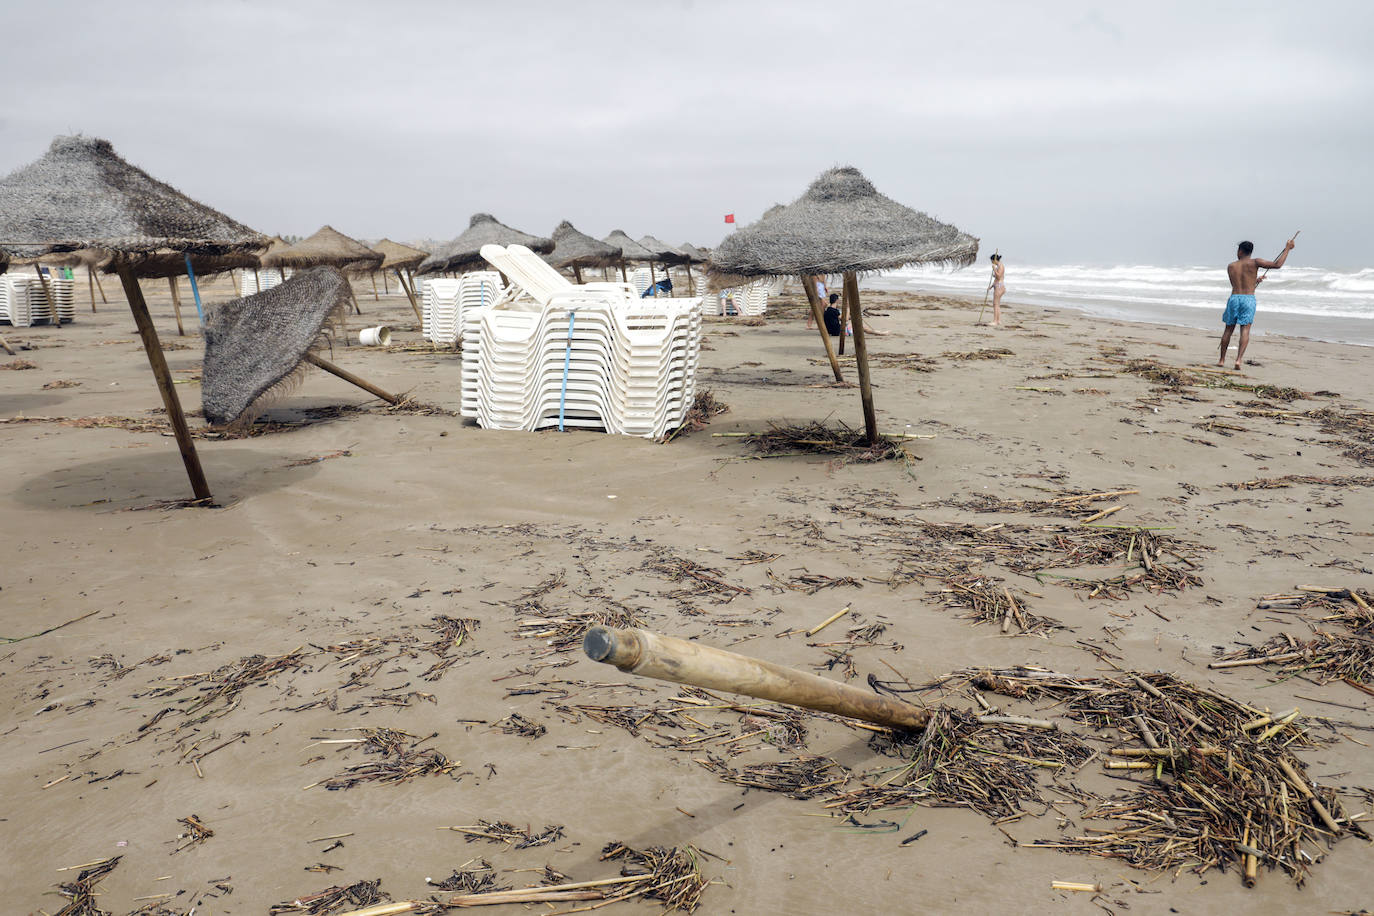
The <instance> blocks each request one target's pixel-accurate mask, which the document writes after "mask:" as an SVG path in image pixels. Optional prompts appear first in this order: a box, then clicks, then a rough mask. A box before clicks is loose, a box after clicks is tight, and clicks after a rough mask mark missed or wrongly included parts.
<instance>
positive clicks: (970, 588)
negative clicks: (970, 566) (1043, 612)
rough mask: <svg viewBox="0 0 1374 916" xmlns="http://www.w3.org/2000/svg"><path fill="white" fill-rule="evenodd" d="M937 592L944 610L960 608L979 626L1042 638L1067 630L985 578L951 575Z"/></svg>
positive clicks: (1058, 622)
mask: <svg viewBox="0 0 1374 916" xmlns="http://www.w3.org/2000/svg"><path fill="white" fill-rule="evenodd" d="M944 586H945V587H944V588H942V589H940V591H939V592H938V593H937V594H938V595H939V596H940V597H941V598H942V600H943V601H944V603H945V606H946V607H954V608H961V609H963V610H964V611H965V612H966V613H965V614H964V615H963V616H964V617H967V618H969V619H971V620H975V621H977V622H978V623H990V624H995V625H997V626H999V627H1001V629H1002V632H1003V633H1006V632H1008V631H1009V630H1010V629H1011V628H1012V626H1015V627H1016V631H1017V633H1020V634H1026V635H1044V634H1046V633H1049V632H1051V631H1053V630H1063V629H1066V627H1065V625H1064V624H1063V623H1061V622H1060V621H1058V620H1055V619H1054V618H1053V617H1041V616H1039V615H1037V614H1032V613H1030V611H1028V610H1027V609H1026V599H1025V597H1024V596H1022V598H1021V600H1020V601H1017V600H1016V598H1014V597H1012V594H1011V589H1009V588H1005V587H1003V586H1000V585H997V584H995V583H994V582H992V581H991V580H989V579H987V578H986V577H984V576H974V575H969V574H963V575H956V576H950V577H949V578H947V579H945V580H944Z"/></svg>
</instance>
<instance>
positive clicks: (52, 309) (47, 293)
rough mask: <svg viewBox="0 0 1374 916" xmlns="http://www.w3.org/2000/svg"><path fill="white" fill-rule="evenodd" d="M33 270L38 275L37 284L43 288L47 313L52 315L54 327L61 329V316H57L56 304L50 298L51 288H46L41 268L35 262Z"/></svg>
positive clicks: (46, 280)
mask: <svg viewBox="0 0 1374 916" xmlns="http://www.w3.org/2000/svg"><path fill="white" fill-rule="evenodd" d="M33 269H34V270H35V271H36V272H37V273H38V282H39V283H40V284H41V285H42V287H43V296H44V298H46V299H47V300H48V311H49V312H50V313H51V314H52V323H53V326H54V327H59V328H60V327H62V316H61V315H59V314H57V302H56V300H54V299H53V297H52V287H50V286H48V278H47V277H46V276H44V274H43V268H41V267H39V266H38V264H37V263H36V262H35V263H34V265H33Z"/></svg>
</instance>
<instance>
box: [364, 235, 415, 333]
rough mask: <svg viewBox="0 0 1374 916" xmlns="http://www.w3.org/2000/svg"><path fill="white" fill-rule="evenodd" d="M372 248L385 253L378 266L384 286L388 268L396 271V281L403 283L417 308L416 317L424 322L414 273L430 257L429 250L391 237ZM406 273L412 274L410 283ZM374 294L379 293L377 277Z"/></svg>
mask: <svg viewBox="0 0 1374 916" xmlns="http://www.w3.org/2000/svg"><path fill="white" fill-rule="evenodd" d="M372 250H373V251H378V252H381V253H382V254H383V255H384V257H383V259H382V263H381V266H380V267H378V268H377V269H378V270H380V271H381V272H382V288H383V289H385V288H386V272H387V271H388V270H390V271H395V273H396V282H397V283H399V284H401V291H402V292H404V293H405V294H406V298H407V299H409V300H410V307H411V308H412V309H414V310H415V317H416V318H419V319H420V321H421V322H423V321H424V318H423V317H421V315H420V305H419V303H417V302H416V301H415V280H414V276H413V274H414V273H415V268H416V267H419V266H420V262H421V261H423V260H424V259H425V258H427V257H429V252H428V251H422V250H421V249H419V248H411V247H410V246H409V245H402V244H401V243H400V242H393V241H392V240H391V239H382V240H381V241H380V242H378V243H377V244H375V245H373V246H372ZM402 271H405V273H402ZM406 274H411V275H412V276H411V278H410V281H409V283H407V279H406ZM372 295H373V296H374V297H375V296H376V295H377V280H376V278H375V277H374V278H373V280H372Z"/></svg>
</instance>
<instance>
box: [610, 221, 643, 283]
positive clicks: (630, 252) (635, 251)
mask: <svg viewBox="0 0 1374 916" xmlns="http://www.w3.org/2000/svg"><path fill="white" fill-rule="evenodd" d="M601 241H603V242H605V243H606V244H607V245H614V246H615V247H617V248H619V249H620V279H622V280H628V279H629V277H628V276H627V275H626V273H625V262H626V261H629V262H631V263H634V262H636V261H639V262H641V263H645V264H648V265H649V275H650V276H653V262H654V261H655V259H656V257H657V256H656V255H655V254H654V253H653V252H652V251H650V250H649V249H647V248H645V247H644V246H643V245H641V244H639V243H638V242H636V241H635V240H634V239H632V238H630V236H629V235H627V234H626V232H625V230H623V229H616V230H615V231H613V232H612V233H611V234H610V235H608V236H606V237H605V238H604V239H602V240H601Z"/></svg>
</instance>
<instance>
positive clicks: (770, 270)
mask: <svg viewBox="0 0 1374 916" xmlns="http://www.w3.org/2000/svg"><path fill="white" fill-rule="evenodd" d="M977 256H978V240H977V239H976V238H974V237H973V236H971V235H967V234H966V233H963V232H960V231H959V230H958V229H956V228H955V227H953V226H951V225H948V224H947V223H942V222H939V221H938V220H936V219H933V218H931V217H930V216H927V215H926V214H924V213H921V212H919V211H916V210H912V209H910V208H909V207H904V206H902V205H901V204H899V203H897V202H896V201H893V200H891V199H889V198H887V197H884V196H883V195H882V194H879V193H878V191H877V189H876V188H874V187H873V184H872V183H871V182H870V181H869V180H868V179H867V178H865V177H864V176H863V175H861V174H860V173H859V170H858V169H855V168H851V167H844V168H834V169H829V170H828V171H826V172H824V173H822V174H821V176H820V177H819V178H817V179H816V180H815V181H814V182H812V183H811V187H809V188H807V189H806V193H805V194H803V195H802V196H801V197H799V198H798V199H797V200H796V201H795V202H793V203H791V204H788V205H787V206H786V207H783V208H782V209H775V210H770V211H769V215H768V216H766V217H765V218H763V219H761V220H759V221H758V222H757V223H754V224H753V225H750V226H746V227H745V228H743V229H740V230H739V231H737V232H732V233H730V234H729V235H727V236H726V237H725V238H724V240H722V241H721V243H720V244H719V245H717V246H716V248H715V250H714V251H712V252H711V260H710V261H709V262H708V264H707V270H708V272H709V273H710V274H711V275H712V276H713V277H715V278H717V280H718V282H732V281H734V280H736V279H749V278H754V277H769V276H796V275H810V274H836V273H844V272H848V271H852V272H854V273H864V272H869V271H878V270H892V269H895V268H898V267H903V266H905V265H907V264H930V263H939V264H950V265H955V266H959V267H965V266H967V265H969V264H972V263H973V261H974V259H975V258H977Z"/></svg>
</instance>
